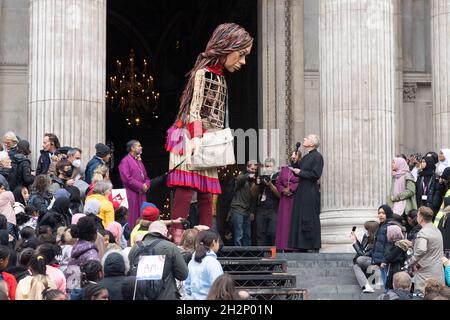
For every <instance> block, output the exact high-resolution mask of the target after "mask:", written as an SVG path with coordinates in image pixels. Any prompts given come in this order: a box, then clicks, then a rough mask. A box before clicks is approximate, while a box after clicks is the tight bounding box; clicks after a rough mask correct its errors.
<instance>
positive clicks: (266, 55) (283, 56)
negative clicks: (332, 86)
mask: <svg viewBox="0 0 450 320" xmlns="http://www.w3.org/2000/svg"><path fill="white" fill-rule="evenodd" d="M303 7H304V1H303V0H261V1H258V11H259V12H258V13H259V17H258V18H259V19H258V21H259V23H260V25H259V28H258V29H259V30H260V31H259V39H258V40H259V41H258V58H259V73H260V75H261V76H260V77H259V85H258V87H259V88H261V90H260V96H259V115H260V118H259V128H260V129H265V130H267V131H261V132H260V135H259V148H260V153H259V158H260V159H259V160H260V161H264V158H266V157H268V156H270V157H273V158H275V159H276V160H277V164H280V165H284V164H285V163H286V161H287V155H288V152H287V151H288V149H289V147H291V146H292V145H295V141H298V140H300V139H302V138H303V135H304V127H305V120H304V119H305V117H304V113H305V111H304V109H305V107H304V62H303Z"/></svg>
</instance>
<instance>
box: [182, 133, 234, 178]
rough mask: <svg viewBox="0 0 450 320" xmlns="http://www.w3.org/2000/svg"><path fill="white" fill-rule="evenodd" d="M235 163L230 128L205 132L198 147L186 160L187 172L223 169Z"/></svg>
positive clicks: (232, 137)
mask: <svg viewBox="0 0 450 320" xmlns="http://www.w3.org/2000/svg"><path fill="white" fill-rule="evenodd" d="M235 163H236V159H235V156H234V136H233V134H232V133H231V129H230V128H226V129H223V130H219V131H213V132H205V133H204V134H203V137H202V138H200V143H199V146H198V147H197V148H196V149H195V150H194V154H192V155H191V156H190V157H189V158H188V162H187V164H188V168H189V170H194V171H195V170H204V169H210V168H218V167H225V166H228V165H232V164H235Z"/></svg>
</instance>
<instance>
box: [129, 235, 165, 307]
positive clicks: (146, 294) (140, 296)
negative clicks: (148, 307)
mask: <svg viewBox="0 0 450 320" xmlns="http://www.w3.org/2000/svg"><path fill="white" fill-rule="evenodd" d="M161 241H162V239H156V240H154V241H153V242H152V243H151V244H149V245H148V246H141V247H138V249H137V250H136V252H135V253H134V255H133V258H132V261H130V276H133V277H135V276H136V274H137V268H138V264H139V258H140V257H141V256H152V255H155V253H154V247H155V246H156V245H157V244H158V243H159V242H161ZM137 282H138V284H137V285H136V286H137V287H138V290H137V293H136V297H135V299H136V300H156V299H158V297H159V296H160V295H161V292H162V289H163V288H164V279H160V280H140V281H137Z"/></svg>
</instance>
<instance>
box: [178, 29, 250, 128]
mask: <svg viewBox="0 0 450 320" xmlns="http://www.w3.org/2000/svg"><path fill="white" fill-rule="evenodd" d="M251 44H253V38H252V37H250V35H249V34H248V32H247V31H245V29H244V28H242V27H241V26H239V25H237V24H235V23H224V24H221V25H219V26H218V27H217V28H216V30H215V31H214V33H213V35H212V36H211V39H209V42H208V45H207V46H206V50H205V52H202V53H200V54H199V55H198V58H197V61H196V62H195V65H194V68H192V70H191V71H190V72H189V73H188V74H187V76H188V77H189V81H188V83H187V85H186V87H185V88H184V91H183V95H182V96H181V101H180V110H179V112H178V117H177V119H178V120H181V121H182V123H183V124H186V121H187V116H188V114H189V105H190V103H191V99H192V94H193V91H194V79H195V74H196V73H197V71H198V70H200V69H203V68H205V67H208V66H214V65H223V64H224V63H225V60H226V57H227V55H229V54H230V53H232V52H235V51H239V50H243V49H246V48H248V47H249V46H250V45H251Z"/></svg>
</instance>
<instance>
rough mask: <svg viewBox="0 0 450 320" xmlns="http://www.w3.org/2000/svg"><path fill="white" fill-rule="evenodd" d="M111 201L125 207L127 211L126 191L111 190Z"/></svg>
mask: <svg viewBox="0 0 450 320" xmlns="http://www.w3.org/2000/svg"><path fill="white" fill-rule="evenodd" d="M112 199H113V201H116V202H118V203H120V206H121V207H125V208H127V209H128V198H127V190H125V189H113V190H112Z"/></svg>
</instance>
